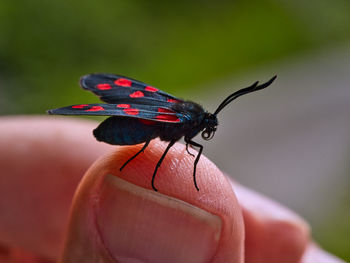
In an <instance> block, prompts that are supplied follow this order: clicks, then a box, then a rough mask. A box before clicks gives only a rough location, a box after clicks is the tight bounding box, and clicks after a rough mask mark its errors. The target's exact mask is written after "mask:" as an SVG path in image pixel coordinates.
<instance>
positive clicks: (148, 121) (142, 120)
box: [140, 119, 156, 125]
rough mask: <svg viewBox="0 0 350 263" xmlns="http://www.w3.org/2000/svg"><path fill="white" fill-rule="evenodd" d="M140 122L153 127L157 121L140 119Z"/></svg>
mask: <svg viewBox="0 0 350 263" xmlns="http://www.w3.org/2000/svg"><path fill="white" fill-rule="evenodd" d="M140 122H142V123H143V124H145V125H153V124H156V122H155V121H151V120H144V119H140Z"/></svg>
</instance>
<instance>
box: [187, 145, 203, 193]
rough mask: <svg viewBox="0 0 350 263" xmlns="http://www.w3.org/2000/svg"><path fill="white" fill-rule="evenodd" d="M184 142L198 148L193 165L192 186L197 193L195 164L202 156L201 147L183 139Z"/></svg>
mask: <svg viewBox="0 0 350 263" xmlns="http://www.w3.org/2000/svg"><path fill="white" fill-rule="evenodd" d="M185 141H186V143H187V144H189V145H192V146H196V147H198V148H199V151H198V154H197V157H196V159H195V160H194V165H193V182H194V186H195V187H196V189H197V191H199V188H198V186H197V181H196V169H197V164H198V161H199V158H200V157H201V155H202V151H203V145H200V144H199V143H196V142H194V141H192V140H191V139H186V138H185Z"/></svg>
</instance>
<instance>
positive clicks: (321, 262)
mask: <svg viewBox="0 0 350 263" xmlns="http://www.w3.org/2000/svg"><path fill="white" fill-rule="evenodd" d="M315 262H317V263H345V261H343V260H341V259H339V258H337V257H335V256H333V255H331V254H329V253H327V252H326V251H324V250H322V249H320V248H319V247H318V246H317V245H315V244H310V245H309V246H308V247H307V249H306V251H305V253H304V255H303V258H302V260H301V262H300V263H315Z"/></svg>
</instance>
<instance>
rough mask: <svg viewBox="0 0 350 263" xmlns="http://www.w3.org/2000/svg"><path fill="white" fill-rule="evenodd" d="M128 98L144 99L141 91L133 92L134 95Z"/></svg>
mask: <svg viewBox="0 0 350 263" xmlns="http://www.w3.org/2000/svg"><path fill="white" fill-rule="evenodd" d="M129 96H130V98H141V97H144V96H145V94H143V92H142V91H139V90H138V91H135V92H134V93H131V94H130V95H129Z"/></svg>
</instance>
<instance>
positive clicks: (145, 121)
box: [48, 74, 276, 191]
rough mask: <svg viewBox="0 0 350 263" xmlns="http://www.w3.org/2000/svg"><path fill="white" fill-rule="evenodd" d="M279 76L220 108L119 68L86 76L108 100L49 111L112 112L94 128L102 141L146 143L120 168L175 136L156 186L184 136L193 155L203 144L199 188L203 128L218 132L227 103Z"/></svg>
mask: <svg viewBox="0 0 350 263" xmlns="http://www.w3.org/2000/svg"><path fill="white" fill-rule="evenodd" d="M275 79H276V76H274V77H273V78H271V79H270V80H269V81H267V82H265V83H263V84H261V85H259V82H258V81H257V82H255V83H254V84H252V85H251V86H249V87H247V88H243V89H241V90H238V91H236V92H234V93H232V94H231V95H229V96H228V97H227V98H226V99H224V100H223V101H222V102H221V103H220V105H219V106H218V108H217V109H216V110H215V112H214V113H210V112H208V111H206V110H205V109H204V108H203V107H202V106H201V105H199V104H197V103H195V102H192V101H186V100H182V99H179V98H177V97H175V96H173V95H170V94H168V93H166V92H164V91H161V90H159V89H157V88H155V87H153V86H150V85H148V84H145V83H143V82H140V81H138V80H134V79H131V78H128V77H123V76H119V75H113V74H89V75H86V76H83V77H82V78H81V79H80V85H81V87H82V88H83V89H86V90H89V91H91V92H93V93H94V94H96V95H97V96H99V97H100V99H101V100H102V101H103V102H106V103H95V104H76V105H71V106H67V107H62V108H58V109H52V110H49V111H48V113H49V114H59V115H92V116H97V115H101V116H111V117H109V118H107V119H106V120H104V121H103V122H102V123H101V124H100V125H99V126H98V127H97V128H96V129H94V131H93V134H94V136H95V138H96V139H97V140H98V141H103V142H106V143H109V144H113V145H134V144H140V143H144V145H143V147H142V148H141V149H140V150H139V151H138V152H137V153H136V154H135V155H133V156H132V157H131V158H130V159H129V160H127V161H126V162H125V163H124V164H123V165H122V166H121V167H120V171H121V170H123V168H124V167H125V166H126V165H127V164H128V163H129V162H130V161H132V160H133V159H135V158H136V157H137V156H138V155H139V154H140V153H142V152H144V151H145V149H146V148H147V146H148V145H149V143H150V141H151V140H152V139H154V138H157V137H159V138H160V140H162V141H166V142H169V144H168V146H167V147H166V149H165V151H164V153H163V154H162V156H161V157H160V159H159V161H158V163H157V165H156V167H155V169H154V172H153V176H152V182H151V185H152V188H153V189H154V190H155V191H157V188H156V187H155V176H156V174H157V171H158V169H159V167H160V165H161V164H162V162H163V160H164V158H165V156H166V155H167V153H168V151H169V150H170V148H171V147H172V146H173V145H174V144H175V142H176V141H178V140H180V139H181V138H184V141H185V143H186V150H187V152H188V153H189V154H190V155H192V156H194V155H193V154H192V153H190V151H189V150H188V146H192V147H197V148H198V154H197V156H196V158H195V161H194V167H193V182H194V186H195V188H196V189H197V190H198V191H199V188H198V185H197V181H196V168H197V164H198V161H199V159H200V157H201V154H202V152H203V146H202V145H201V144H199V143H197V142H195V141H193V138H194V137H195V136H196V135H197V134H198V133H200V132H201V135H202V138H203V139H204V140H210V139H211V138H213V136H214V134H215V131H216V129H217V126H218V119H217V115H218V113H219V112H220V111H221V110H222V109H223V108H225V107H226V106H227V105H228V104H229V103H230V102H232V101H233V100H235V99H236V98H238V97H240V96H242V95H244V94H247V93H251V92H254V91H257V90H261V89H264V88H266V87H268V86H269V85H270V84H271V83H272V82H273V81H274V80H275Z"/></svg>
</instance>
